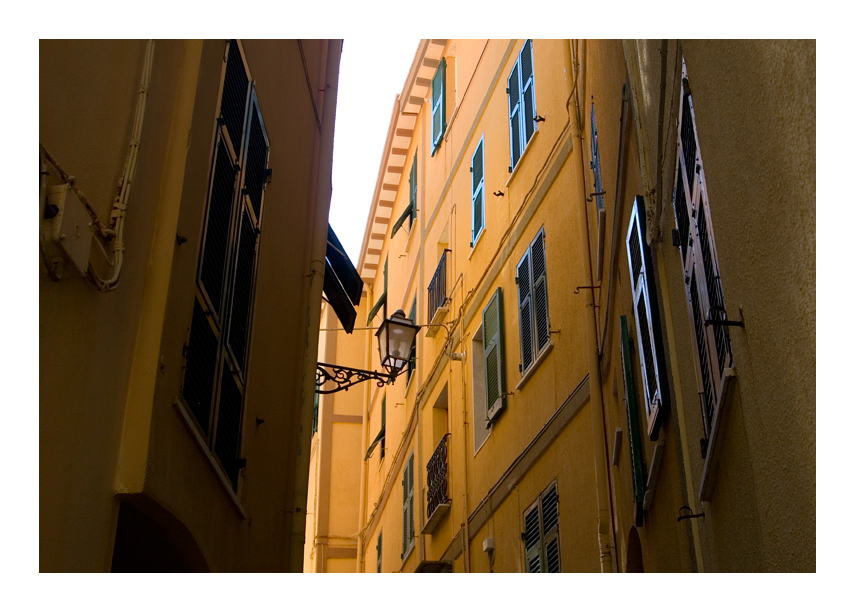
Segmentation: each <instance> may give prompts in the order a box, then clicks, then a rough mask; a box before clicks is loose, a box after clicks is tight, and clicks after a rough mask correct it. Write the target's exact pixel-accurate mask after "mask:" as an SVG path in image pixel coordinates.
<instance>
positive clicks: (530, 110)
mask: <svg viewBox="0 0 856 613" xmlns="http://www.w3.org/2000/svg"><path fill="white" fill-rule="evenodd" d="M532 60H533V58H532V41H531V40H527V41H526V43H524V45H523V50H522V51H521V52H520V84H521V88H522V95H521V97H520V102H521V104H522V105H523V108H522V109H521V111H522V112H523V116H522V117H521V121H522V123H523V134H522V136H523V146H522V147H521V149H525V148H526V144H527V143H528V142H529V140H530V139H531V138H532V135H533V134H535V70H534V65H533V61H532Z"/></svg>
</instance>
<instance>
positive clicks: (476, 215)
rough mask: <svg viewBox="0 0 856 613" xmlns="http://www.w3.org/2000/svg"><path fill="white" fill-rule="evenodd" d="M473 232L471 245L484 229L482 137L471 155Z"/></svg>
mask: <svg viewBox="0 0 856 613" xmlns="http://www.w3.org/2000/svg"><path fill="white" fill-rule="evenodd" d="M472 161H473V165H472V181H473V232H472V244H475V242H476V239H477V238H478V236H479V233H480V232H481V230H482V227H484V137H482V139H481V141H479V144H478V146H477V147H476V151H475V153H473V160H472Z"/></svg>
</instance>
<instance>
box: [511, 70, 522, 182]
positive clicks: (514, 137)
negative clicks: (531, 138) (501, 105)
mask: <svg viewBox="0 0 856 613" xmlns="http://www.w3.org/2000/svg"><path fill="white" fill-rule="evenodd" d="M520 93H521V92H520V60H519V59H518V60H517V62H515V63H514V67H513V68H512V69H511V74H510V75H509V76H508V133H509V136H508V148H509V152H510V153H511V166H510V167H509V169H508V170H509V171H511V169H513V168H514V167H515V166H516V165H517V160H519V159H520V151H521V146H520V123H521V119H520V116H521V114H522V111H521V108H520V107H521V104H520Z"/></svg>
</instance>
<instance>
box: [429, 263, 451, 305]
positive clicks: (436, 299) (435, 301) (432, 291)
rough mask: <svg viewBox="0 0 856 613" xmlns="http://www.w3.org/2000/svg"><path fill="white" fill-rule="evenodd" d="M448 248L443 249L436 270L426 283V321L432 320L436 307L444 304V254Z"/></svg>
mask: <svg viewBox="0 0 856 613" xmlns="http://www.w3.org/2000/svg"><path fill="white" fill-rule="evenodd" d="M448 252H449V249H444V250H443V255H441V256H440V262H439V263H438V264H437V270H435V271H434V276H433V277H432V278H431V283H429V284H428V321H433V319H434V315H435V314H436V313H437V309H439V308H440V307H442V306H443V305H444V304H446V254H447V253H448Z"/></svg>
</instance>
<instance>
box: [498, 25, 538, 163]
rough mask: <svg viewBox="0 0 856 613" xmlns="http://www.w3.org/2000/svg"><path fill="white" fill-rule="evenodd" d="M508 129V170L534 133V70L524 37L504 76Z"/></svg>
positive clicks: (529, 49) (528, 46)
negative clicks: (509, 155)
mask: <svg viewBox="0 0 856 613" xmlns="http://www.w3.org/2000/svg"><path fill="white" fill-rule="evenodd" d="M505 91H506V93H508V130H509V149H510V152H511V166H509V167H508V172H511V171H512V170H513V169H514V167H515V166H517V160H519V159H520V155H521V154H522V153H523V150H524V149H526V145H527V144H528V143H529V140H530V139H531V138H532V135H533V134H535V129H536V123H535V72H534V67H533V63H532V41H531V40H527V41H526V42H525V43H524V44H523V49H522V50H521V51H520V55H519V56H518V57H517V61H516V62H514V67H513V68H512V69H511V74H510V75H509V77H508V88H507V89H506V90H505Z"/></svg>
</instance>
